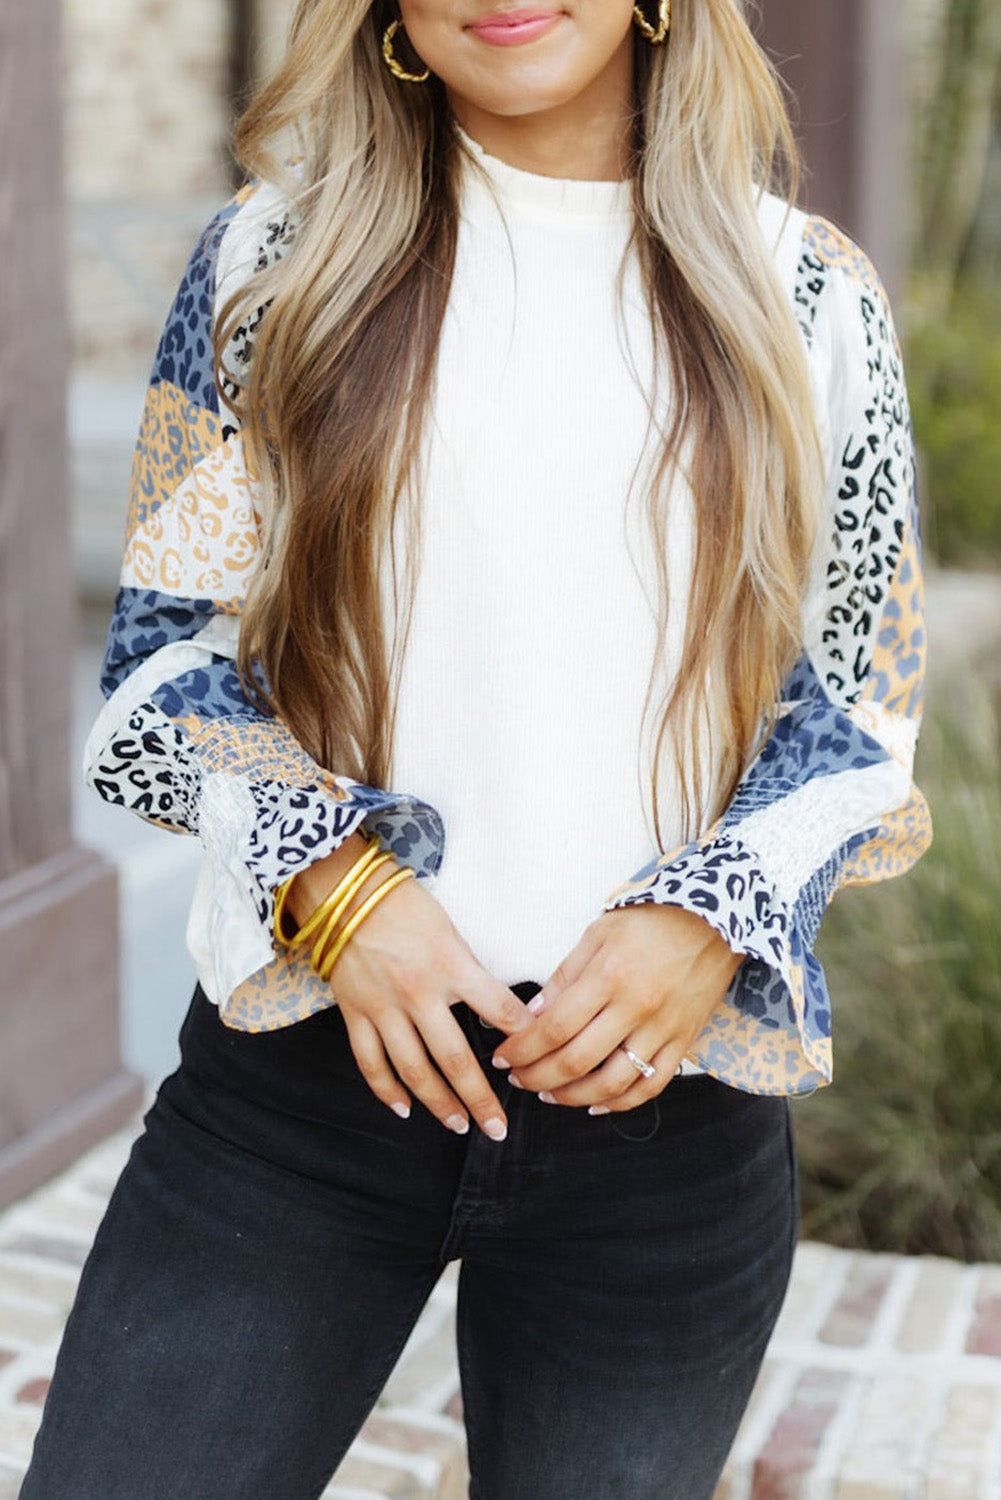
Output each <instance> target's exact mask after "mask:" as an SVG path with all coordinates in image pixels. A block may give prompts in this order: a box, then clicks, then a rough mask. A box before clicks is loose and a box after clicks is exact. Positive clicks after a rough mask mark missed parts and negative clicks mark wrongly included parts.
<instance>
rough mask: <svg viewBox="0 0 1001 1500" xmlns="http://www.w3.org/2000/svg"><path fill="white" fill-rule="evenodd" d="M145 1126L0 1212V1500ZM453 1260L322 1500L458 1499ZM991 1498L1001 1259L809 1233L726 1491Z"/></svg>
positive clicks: (23, 1454) (815, 1499) (722, 1495)
mask: <svg viewBox="0 0 1001 1500" xmlns="http://www.w3.org/2000/svg"><path fill="white" fill-rule="evenodd" d="M152 1097H153V1096H152V1092H149V1093H148V1096H147V1102H146V1105H144V1109H145V1108H147V1107H148V1105H149V1103H151V1102H152ZM140 1129H141V1113H140V1114H137V1115H136V1116H135V1117H134V1119H133V1120H132V1122H130V1124H129V1126H127V1127H126V1128H125V1129H123V1130H121V1131H119V1132H118V1133H117V1134H115V1135H114V1136H112V1137H110V1138H109V1139H108V1140H107V1141H105V1142H104V1143H102V1144H101V1145H100V1146H98V1147H96V1148H95V1149H94V1150H92V1151H90V1152H88V1153H87V1154H86V1155H85V1156H83V1157H81V1158H80V1159H79V1161H77V1162H76V1163H75V1164H74V1165H73V1167H72V1168H70V1169H69V1170H68V1171H67V1172H64V1173H63V1174H62V1175H60V1176H59V1177H56V1178H54V1179H53V1180H52V1181H51V1182H49V1183H48V1184H46V1185H45V1186H44V1187H43V1188H41V1189H39V1190H38V1191H37V1192H35V1193H33V1194H32V1195H30V1196H29V1197H27V1198H25V1199H22V1200H21V1201H20V1202H19V1203H17V1204H15V1205H14V1206H13V1207H11V1208H10V1209H8V1210H7V1211H6V1213H4V1214H2V1215H0V1500H15V1497H16V1496H17V1491H18V1487H19V1484H20V1480H21V1476H22V1475H23V1472H24V1469H25V1467H26V1466H27V1461H28V1456H29V1454H30V1451H31V1443H32V1439H33V1437H34V1433H35V1430H36V1428H37V1425H38V1421H39V1417H40V1415H41V1409H42V1403H43V1402H44V1400H45V1392H46V1390H47V1388H48V1379H49V1375H50V1373H51V1369H52V1363H53V1359H54V1357H55V1352H56V1349H57V1347H58V1344H59V1339H60V1336H61V1332H62V1327H63V1323H64V1321H65V1318H66V1315H67V1312H68V1310H69V1307H70V1304H71V1302H72V1299H73V1294H74V1289H75V1286H76V1281H77V1277H78V1275H79V1271H80V1267H81V1265H82V1264H83V1260H84V1257H85V1256H86V1254H87V1250H88V1249H89V1246H90V1243H91V1240H92V1238H93V1235H94V1231H95V1229H96V1228H97V1224H98V1222H99V1220H100V1217H101V1215H102V1213H103V1212H104V1206H105V1203H106V1201H107V1198H108V1195H109V1193H110V1191H111V1188H112V1187H113V1185H114V1182H115V1180H116V1178H117V1176H118V1174H119V1172H120V1171H121V1168H122V1166H123V1165H124V1162H125V1159H126V1157H127V1155H128V1150H129V1146H130V1144H131V1142H132V1140H133V1138H134V1136H135V1135H136V1134H137V1133H138V1131H139V1130H140ZM457 1270H458V1267H457V1264H456V1263H455V1262H453V1263H452V1265H451V1266H450V1267H449V1268H448V1270H447V1271H446V1272H445V1273H444V1275H443V1276H442V1278H441V1281H440V1282H439V1284H438V1286H437V1287H436V1289H435V1292H434V1294H433V1295H432V1297H431V1300H430V1302H429V1303H428V1305H427V1307H426V1308H425V1310H424V1313H423V1315H422V1317H421V1319H420V1321H419V1323H418V1325H417V1327H416V1328H415V1329H414V1332H413V1334H412V1336H411V1338H410V1340H409V1342H408V1344H407V1347H406V1349H405V1350H404V1352H403V1354H402V1356H401V1358H400V1361H399V1363H398V1365H397V1367H396V1369H395V1371H394V1373H393V1375H392V1377H391V1378H390V1380H389V1382H388V1384H387V1386H386V1388H385V1390H384V1391H383V1393H382V1396H381V1397H380V1399H379V1402H378V1404H377V1406H376V1409H375V1410H374V1411H373V1413H372V1415H371V1416H370V1418H369V1420H368V1421H367V1422H366V1424H365V1426H364V1428H363V1430H362V1431H361V1433H360V1434H359V1435H358V1438H357V1439H356V1441H355V1443H354V1445H353V1447H352V1449H351V1452H350V1454H349V1455H348V1457H347V1458H346V1459H345V1461H344V1463H343V1464H342V1465H341V1468H340V1469H339V1471H338V1473H337V1474H336V1475H335V1476H334V1479H333V1480H332V1481H331V1484H330V1486H329V1488H328V1490H327V1491H326V1495H325V1496H324V1500H379V1497H390V1496H391V1497H393V1500H465V1497H466V1493H467V1473H466V1466H465V1455H464V1432H463V1426H462V1408H461V1400H460V1395H459V1378H458V1371H457V1368H456V1363H455V1335H454V1313H455V1295H456V1277H457ZM999 1497H1001V1266H992V1265H988V1266H963V1265H959V1264H957V1263H954V1262H952V1261H947V1260H939V1259H936V1258H933V1257H921V1258H908V1257H902V1256H894V1255H860V1254H855V1253H852V1252H848V1251H841V1250H835V1249H832V1248H831V1247H830V1246H826V1245H820V1244H816V1243H812V1242H804V1243H802V1244H801V1245H800V1247H799V1250H798V1252H797V1256H796V1265H795V1270H794V1273H793V1279H792V1283H791V1285H790V1288H789V1292H788V1295H787V1297H786V1303H785V1307H784V1309H783V1313H782V1317H781V1319H780V1322H779V1325H778V1327H777V1328H776V1331H775V1335H774V1338H773V1340H772V1344H771V1348H770V1350H769V1356H768V1359H767V1361H766V1363H765V1366H764V1368H763V1369H762V1372H761V1377H760V1379H759V1381H758V1385H757V1388H756V1390H755V1392H754V1396H753V1398H752V1401H751V1404H750V1406H749V1408H748V1411H747V1413H746V1416H745V1419H744V1422H743V1425H742V1427H741V1430H740V1433H739V1434H738V1437H737V1441H736V1444H735V1446H734V1450H733V1454H732V1457H731V1461H730V1464H729V1467H728V1470H727V1474H726V1476H725V1478H724V1480H723V1482H722V1484H721V1486H720V1490H719V1492H718V1496H717V1500H999ZM136 1500H141V1497H136ZM192 1500H202V1497H196V1496H192ZM204 1500H209V1497H204ZM247 1500H266V1497H264V1496H252V1497H251V1496H248V1497H247ZM524 1500H542V1497H536V1496H527V1495H526V1496H525V1497H524ZM602 1500H605V1497H602ZM607 1500H615V1497H613V1496H609V1497H607Z"/></svg>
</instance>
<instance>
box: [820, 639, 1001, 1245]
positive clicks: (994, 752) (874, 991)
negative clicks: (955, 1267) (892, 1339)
mask: <svg viewBox="0 0 1001 1500" xmlns="http://www.w3.org/2000/svg"><path fill="white" fill-rule="evenodd" d="M999 703H1001V694H999V693H998V692H997V691H996V690H994V689H992V688H991V687H990V686H989V685H988V684H987V683H985V681H984V680H983V678H982V677H979V678H978V677H977V675H976V674H975V673H974V672H973V670H972V669H970V668H966V667H963V668H962V669H961V670H956V671H954V672H952V673H951V674H950V675H949V677H948V679H943V680H941V681H935V680H933V681H932V683H931V684H930V686H929V693H928V701H927V706H926V711H925V718H924V725H923V729H922V734H921V739H920V742H919V746H918V754H917V760H916V767H915V778H916V780H917V783H918V785H919V786H920V787H921V789H922V791H923V792H924V793H925V795H926V797H927V798H928V801H929V804H930V806H931V810H932V821H933V826H934V837H933V841H932V845H931V848H930V849H929V850H928V852H927V853H926V854H925V855H924V857H923V858H922V859H921V860H920V861H919V862H918V864H917V865H916V866H914V868H913V869H912V870H911V871H909V872H908V873H907V874H906V875H904V876H902V877H900V878H897V879H893V880H890V881H887V882H885V883H883V884H881V885H873V886H867V887H854V888H847V889H845V890H842V891H840V892H839V893H838V894H837V896H836V897H835V899H834V901H833V902H832V903H831V905H830V907H829V908H828V911H827V914H826V916H825V918H824V923H823V927H822V930H821V934H820V940H819V942H818V945H817V952H818V956H819V957H820V959H821V961H822V962H823V963H824V965H825V967H826V969H827V975H828V982H829V985H830V990H831V996H832V1003H833V1016H834V1082H833V1084H831V1085H830V1086H829V1087H827V1088H825V1089H822V1090H820V1091H819V1092H818V1093H816V1094H814V1095H812V1096H810V1097H809V1098H806V1099H803V1100H797V1101H795V1103H794V1119H795V1125H796V1135H797V1141H798V1148H799V1160H800V1172H801V1183H802V1194H803V1234H804V1236H805V1237H809V1238H813V1239H821V1240H826V1241H828V1242H830V1243H832V1244H836V1245H842V1246H849V1247H857V1248H863V1249H869V1250H892V1251H899V1252H904V1253H907V1254H921V1253H934V1254H939V1255H948V1256H953V1257H956V1258H959V1259H962V1260H968V1261H972V1260H995V1261H1001V715H999Z"/></svg>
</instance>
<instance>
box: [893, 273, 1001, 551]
mask: <svg viewBox="0 0 1001 1500" xmlns="http://www.w3.org/2000/svg"><path fill="white" fill-rule="evenodd" d="M921 303H922V294H921V289H920V287H919V286H918V285H917V284H915V286H914V287H913V289H912V299H911V308H912V312H911V316H910V317H909V319H908V326H909V328H910V333H909V337H908V339H907V350H906V355H907V375H908V386H909V389H910V396H911V405H912V408H913V414H914V431H915V438H916V441H917V446H918V452H919V454H920V457H921V465H922V471H921V477H922V489H923V496H922V500H923V514H922V525H923V531H924V540H925V543H926V546H927V547H928V550H929V552H930V554H931V555H933V556H934V557H936V558H937V560H938V561H939V562H940V563H942V564H946V565H951V566H961V567H978V566H983V565H985V564H988V565H990V564H993V565H996V564H997V563H998V562H999V561H1001V288H999V287H998V286H997V285H996V284H995V283H994V282H992V281H988V280H987V279H986V278H982V277H981V278H977V277H973V276H968V277H966V278H964V279H963V280H961V281H960V282H959V283H958V285H957V287H956V290H955V292H954V293H953V296H952V299H951V307H950V311H949V313H948V315H947V316H946V317H945V318H942V319H928V320H925V319H924V318H923V317H921V316H920V307H921Z"/></svg>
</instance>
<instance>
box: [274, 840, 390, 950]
mask: <svg viewBox="0 0 1001 1500" xmlns="http://www.w3.org/2000/svg"><path fill="white" fill-rule="evenodd" d="M381 847H382V846H381V844H380V843H379V840H378V839H377V838H374V837H373V838H372V839H371V840H370V842H369V843H367V844H366V845H365V848H364V849H363V850H362V852H361V854H359V855H358V858H357V859H356V860H355V861H354V863H353V864H352V865H351V867H350V869H349V870H347V871H345V873H344V874H343V875H342V876H341V878H340V880H339V881H338V882H337V884H336V885H335V886H334V888H333V890H332V891H330V892H329V893H328V894H327V895H326V896H324V898H323V900H322V901H321V902H320V904H319V906H317V907H316V908H315V910H314V911H312V912H311V913H310V914H309V916H308V917H307V918H306V920H305V922H303V924H302V926H301V927H300V928H299V930H298V932H297V933H296V934H295V937H293V938H290V939H289V946H290V947H292V948H302V947H304V946H305V945H306V943H308V942H309V940H310V938H311V937H314V936H315V934H316V932H317V930H318V929H319V928H320V927H322V925H323V923H324V922H325V921H326V919H327V917H328V916H329V915H330V912H331V910H332V908H333V907H335V906H336V905H337V903H338V901H339V900H340V899H341V896H342V895H343V894H344V888H345V886H346V885H348V883H349V882H350V881H351V880H353V879H354V877H355V875H356V874H357V873H358V871H359V870H362V869H366V870H367V869H368V867H369V865H370V864H371V863H372V861H373V859H375V857H376V856H377V854H378V853H379V850H380V848H381Z"/></svg>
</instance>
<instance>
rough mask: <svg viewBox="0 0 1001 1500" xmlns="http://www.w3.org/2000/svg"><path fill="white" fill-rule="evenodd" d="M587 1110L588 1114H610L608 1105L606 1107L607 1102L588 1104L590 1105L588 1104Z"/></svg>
mask: <svg viewBox="0 0 1001 1500" xmlns="http://www.w3.org/2000/svg"><path fill="white" fill-rule="evenodd" d="M587 1112H588V1114H589V1115H608V1114H611V1110H610V1109H609V1107H608V1105H607V1104H590V1105H588V1110H587Z"/></svg>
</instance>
